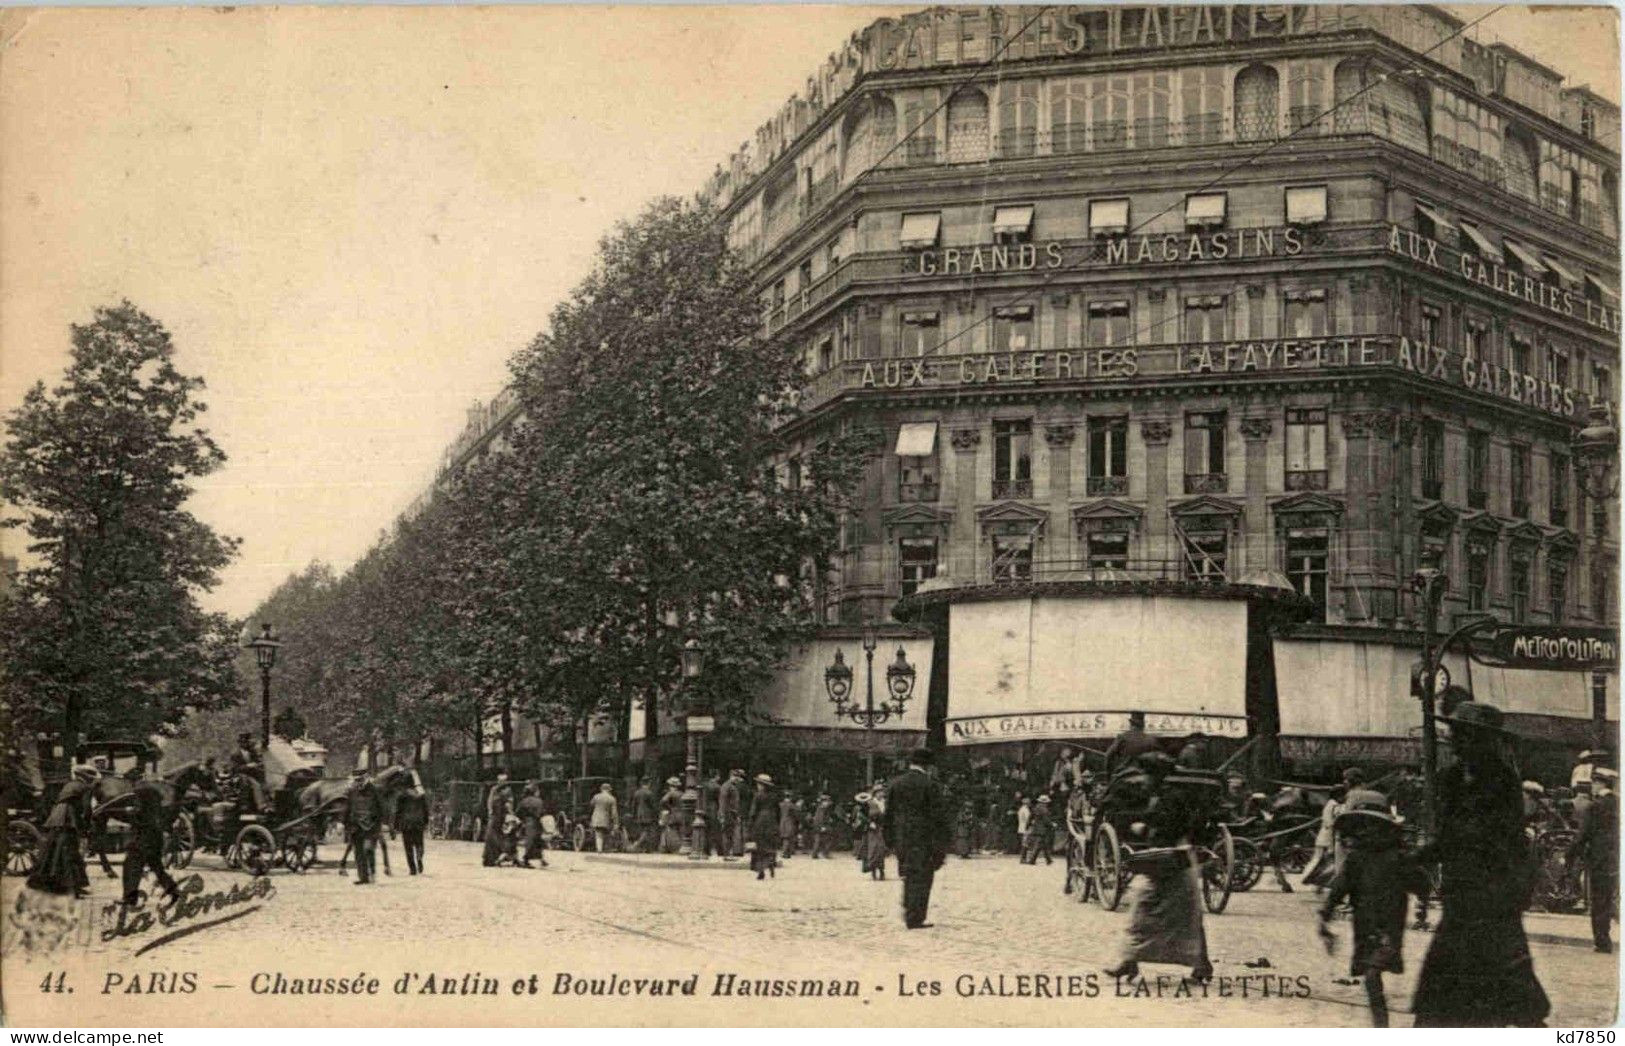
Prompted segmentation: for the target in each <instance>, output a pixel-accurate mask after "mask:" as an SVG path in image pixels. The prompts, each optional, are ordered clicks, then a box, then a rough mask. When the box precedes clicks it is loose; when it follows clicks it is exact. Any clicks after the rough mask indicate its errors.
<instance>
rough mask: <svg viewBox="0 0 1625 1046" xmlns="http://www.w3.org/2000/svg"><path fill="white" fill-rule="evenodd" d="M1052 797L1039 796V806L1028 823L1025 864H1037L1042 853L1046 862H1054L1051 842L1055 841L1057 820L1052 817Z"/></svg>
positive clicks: (1024, 854)
mask: <svg viewBox="0 0 1625 1046" xmlns="http://www.w3.org/2000/svg"><path fill="white" fill-rule="evenodd" d="M1049 806H1050V798H1049V796H1047V795H1041V796H1039V797H1038V806H1037V808H1036V809H1035V810H1034V811H1033V815H1032V820H1031V821H1029V822H1028V824H1027V848H1026V850H1025V851H1023V853H1022V855H1021V861H1022V863H1023V864H1037V863H1038V857H1039V855H1040V854H1042V855H1043V857H1044V863H1045V864H1054V863H1055V859H1054V857H1053V856H1052V855H1051V854H1050V848H1051V844H1052V843H1053V842H1054V838H1053V836H1054V834H1055V822H1054V821H1053V820H1051V818H1050V808H1049Z"/></svg>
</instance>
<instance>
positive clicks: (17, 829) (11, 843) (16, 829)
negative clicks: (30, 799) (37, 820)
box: [6, 821, 40, 875]
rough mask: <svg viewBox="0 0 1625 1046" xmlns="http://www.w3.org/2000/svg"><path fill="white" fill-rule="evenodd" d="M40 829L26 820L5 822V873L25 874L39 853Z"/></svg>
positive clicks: (30, 870) (28, 871)
mask: <svg viewBox="0 0 1625 1046" xmlns="http://www.w3.org/2000/svg"><path fill="white" fill-rule="evenodd" d="M39 846H40V830H39V829H38V828H35V827H34V826H33V825H31V824H29V823H28V822H27V821H10V822H8V823H7V824H6V874H7V875H27V874H29V873H30V872H32V871H33V870H34V861H35V859H36V857H37V856H38V854H39Z"/></svg>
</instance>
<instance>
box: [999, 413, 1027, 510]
mask: <svg viewBox="0 0 1625 1046" xmlns="http://www.w3.org/2000/svg"><path fill="white" fill-rule="evenodd" d="M1032 453H1033V423H1032V422H1030V421H1027V420H1025V419H1023V420H1021V421H995V422H994V423H993V496H994V497H995V498H1030V497H1032V495H1033V459H1032Z"/></svg>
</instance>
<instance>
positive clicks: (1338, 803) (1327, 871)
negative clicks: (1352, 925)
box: [1302, 785, 1347, 893]
mask: <svg viewBox="0 0 1625 1046" xmlns="http://www.w3.org/2000/svg"><path fill="white" fill-rule="evenodd" d="M1346 794H1347V793H1346V792H1345V791H1344V789H1343V786H1342V785H1337V786H1336V787H1334V788H1332V789H1331V791H1330V792H1328V793H1327V795H1326V802H1325V803H1324V804H1323V805H1322V806H1321V808H1320V829H1319V831H1317V832H1316V833H1315V848H1314V850H1313V852H1312V853H1311V854H1310V856H1309V861H1308V863H1306V864H1305V865H1304V869H1303V879H1302V885H1304V886H1312V887H1314V888H1315V892H1316V893H1319V892H1320V891H1321V890H1322V889H1324V888H1325V886H1326V884H1327V883H1329V882H1331V878H1332V875H1333V865H1334V864H1335V863H1336V855H1335V849H1336V846H1337V827H1336V825H1337V815H1338V814H1340V813H1342V812H1343V797H1344V795H1346Z"/></svg>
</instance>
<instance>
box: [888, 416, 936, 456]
mask: <svg viewBox="0 0 1625 1046" xmlns="http://www.w3.org/2000/svg"><path fill="white" fill-rule="evenodd" d="M936 451H937V423H936V422H934V421H914V422H909V423H908V424H907V425H904V426H902V427H901V428H899V429H898V430H897V456H898V457H900V458H923V457H928V456H930V455H932V454H935V453H936Z"/></svg>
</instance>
